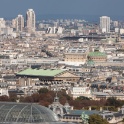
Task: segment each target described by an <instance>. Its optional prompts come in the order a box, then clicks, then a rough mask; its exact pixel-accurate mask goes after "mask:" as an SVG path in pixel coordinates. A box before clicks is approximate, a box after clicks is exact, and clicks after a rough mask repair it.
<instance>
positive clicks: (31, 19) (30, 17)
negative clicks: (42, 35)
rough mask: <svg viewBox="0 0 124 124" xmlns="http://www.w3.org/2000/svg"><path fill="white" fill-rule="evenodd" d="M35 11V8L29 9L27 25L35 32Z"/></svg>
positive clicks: (28, 29)
mask: <svg viewBox="0 0 124 124" xmlns="http://www.w3.org/2000/svg"><path fill="white" fill-rule="evenodd" d="M35 19H36V17H35V12H34V10H33V9H28V11H27V13H26V26H27V31H28V32H29V33H32V32H35Z"/></svg>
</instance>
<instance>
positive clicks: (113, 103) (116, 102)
mask: <svg viewBox="0 0 124 124" xmlns="http://www.w3.org/2000/svg"><path fill="white" fill-rule="evenodd" d="M106 105H107V106H115V107H120V106H122V105H123V103H122V102H121V101H119V100H117V99H116V98H114V97H111V98H108V99H107V103H106Z"/></svg>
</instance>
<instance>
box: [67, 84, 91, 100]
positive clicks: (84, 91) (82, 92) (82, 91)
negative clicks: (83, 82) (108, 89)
mask: <svg viewBox="0 0 124 124" xmlns="http://www.w3.org/2000/svg"><path fill="white" fill-rule="evenodd" d="M68 95H69V96H71V97H72V98H73V99H76V98H77V97H80V96H84V97H89V98H90V97H92V95H91V90H90V88H89V87H81V86H80V87H72V88H71V89H70V90H69V91H68Z"/></svg>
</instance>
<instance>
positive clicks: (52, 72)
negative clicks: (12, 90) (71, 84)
mask: <svg viewBox="0 0 124 124" xmlns="http://www.w3.org/2000/svg"><path fill="white" fill-rule="evenodd" d="M64 71H65V70H53V69H47V70H44V69H31V68H29V69H26V70H24V71H21V72H19V73H17V75H28V76H29V75H31V76H56V75H58V74H60V73H62V72H64Z"/></svg>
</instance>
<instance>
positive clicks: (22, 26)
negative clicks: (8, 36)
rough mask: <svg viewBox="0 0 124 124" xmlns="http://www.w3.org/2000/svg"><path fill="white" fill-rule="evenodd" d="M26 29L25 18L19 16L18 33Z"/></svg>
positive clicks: (17, 19)
mask: <svg viewBox="0 0 124 124" xmlns="http://www.w3.org/2000/svg"><path fill="white" fill-rule="evenodd" d="M23 28H24V17H23V15H18V17H17V18H16V31H19V32H22V31H23Z"/></svg>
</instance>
